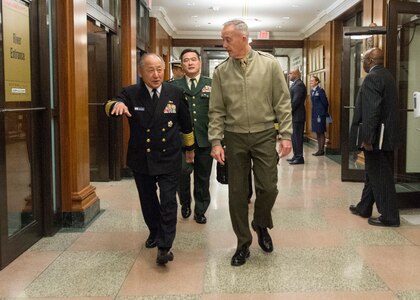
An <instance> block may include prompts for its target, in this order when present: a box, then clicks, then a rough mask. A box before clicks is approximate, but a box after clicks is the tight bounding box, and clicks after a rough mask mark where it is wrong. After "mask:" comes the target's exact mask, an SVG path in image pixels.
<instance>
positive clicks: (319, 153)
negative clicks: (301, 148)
mask: <svg viewBox="0 0 420 300" xmlns="http://www.w3.org/2000/svg"><path fill="white" fill-rule="evenodd" d="M324 154H325V153H324V151H317V152H315V153H312V155H313V156H322V155H324Z"/></svg>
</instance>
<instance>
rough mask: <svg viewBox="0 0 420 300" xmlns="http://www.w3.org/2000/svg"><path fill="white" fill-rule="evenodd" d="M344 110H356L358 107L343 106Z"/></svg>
mask: <svg viewBox="0 0 420 300" xmlns="http://www.w3.org/2000/svg"><path fill="white" fill-rule="evenodd" d="M343 107H344V108H347V109H355V108H356V106H343Z"/></svg>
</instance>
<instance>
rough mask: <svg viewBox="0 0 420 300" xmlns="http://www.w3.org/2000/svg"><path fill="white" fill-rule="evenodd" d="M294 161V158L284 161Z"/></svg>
mask: <svg viewBox="0 0 420 300" xmlns="http://www.w3.org/2000/svg"><path fill="white" fill-rule="evenodd" d="M294 160H295V158H294V157H292V158H288V159H286V161H288V162H291V161H294Z"/></svg>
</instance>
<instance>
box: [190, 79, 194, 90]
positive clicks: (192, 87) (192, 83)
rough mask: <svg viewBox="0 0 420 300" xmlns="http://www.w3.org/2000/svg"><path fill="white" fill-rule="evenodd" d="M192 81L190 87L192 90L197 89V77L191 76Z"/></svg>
mask: <svg viewBox="0 0 420 300" xmlns="http://www.w3.org/2000/svg"><path fill="white" fill-rule="evenodd" d="M190 81H191V87H190V90H191V91H192V90H194V89H195V78H191V79H190Z"/></svg>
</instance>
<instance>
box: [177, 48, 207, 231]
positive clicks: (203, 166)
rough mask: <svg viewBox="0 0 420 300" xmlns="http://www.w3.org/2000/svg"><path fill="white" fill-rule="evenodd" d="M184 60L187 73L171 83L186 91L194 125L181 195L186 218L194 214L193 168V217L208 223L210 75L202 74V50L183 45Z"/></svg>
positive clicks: (180, 187) (182, 55) (183, 66)
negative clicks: (191, 153)
mask: <svg viewBox="0 0 420 300" xmlns="http://www.w3.org/2000/svg"><path fill="white" fill-rule="evenodd" d="M181 64H182V69H183V71H184V73H185V76H184V77H182V78H180V79H177V80H174V81H172V83H173V84H174V85H176V86H178V87H180V88H182V89H183V90H184V92H185V96H186V98H187V100H188V105H189V108H190V112H191V120H192V124H193V128H194V138H195V157H194V164H188V163H185V161H184V162H183V166H182V173H181V179H180V183H179V198H180V202H181V214H182V217H183V218H188V217H189V216H190V215H191V179H190V177H191V173H192V172H193V171H194V201H195V207H194V220H195V221H196V222H197V223H199V224H205V223H206V222H207V218H206V216H205V213H206V211H207V208H208V207H209V205H210V191H209V188H210V174H211V168H212V165H213V158H212V157H211V156H210V152H211V144H210V142H209V140H208V125H209V117H208V112H209V99H210V92H211V79H210V78H209V77H205V76H202V75H201V59H200V54H199V53H198V52H197V50H194V49H184V51H182V53H181Z"/></svg>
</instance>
